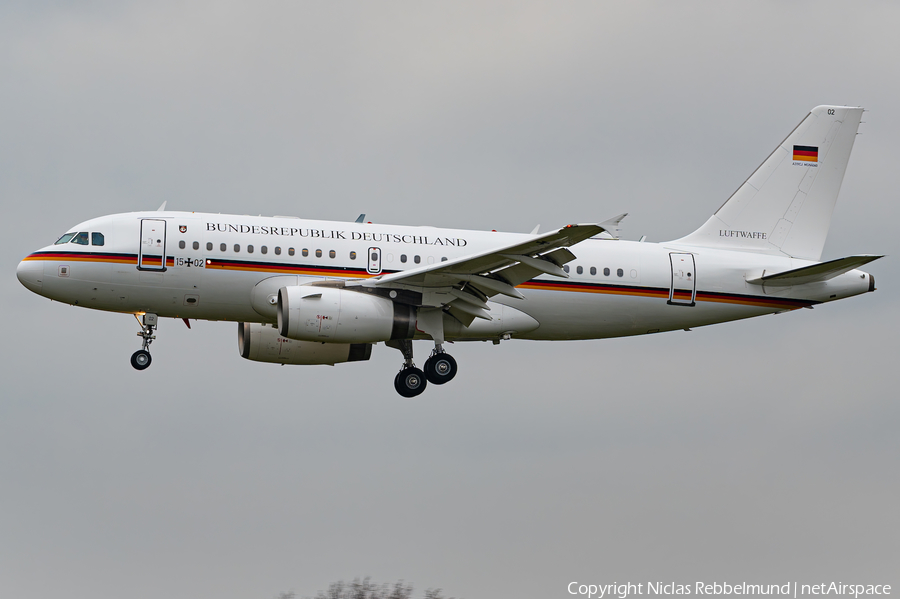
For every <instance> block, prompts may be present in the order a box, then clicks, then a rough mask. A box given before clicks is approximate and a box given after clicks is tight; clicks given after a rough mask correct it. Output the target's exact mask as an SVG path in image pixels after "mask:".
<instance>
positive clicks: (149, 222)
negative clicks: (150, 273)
mask: <svg viewBox="0 0 900 599" xmlns="http://www.w3.org/2000/svg"><path fill="white" fill-rule="evenodd" d="M138 270H159V271H164V270H166V221H164V220H160V219H156V218H144V219H141V245H140V247H139V249H138Z"/></svg>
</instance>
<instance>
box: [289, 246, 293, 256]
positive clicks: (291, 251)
mask: <svg viewBox="0 0 900 599" xmlns="http://www.w3.org/2000/svg"><path fill="white" fill-rule="evenodd" d="M288 255H289V256H293V255H294V248H288Z"/></svg>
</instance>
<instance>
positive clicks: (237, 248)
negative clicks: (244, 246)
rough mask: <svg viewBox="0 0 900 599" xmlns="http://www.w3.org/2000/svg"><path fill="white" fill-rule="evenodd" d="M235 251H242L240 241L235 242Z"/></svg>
mask: <svg viewBox="0 0 900 599" xmlns="http://www.w3.org/2000/svg"><path fill="white" fill-rule="evenodd" d="M234 251H235V253H237V252H240V251H241V244H239V243H236V244H234Z"/></svg>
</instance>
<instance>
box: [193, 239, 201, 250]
mask: <svg viewBox="0 0 900 599" xmlns="http://www.w3.org/2000/svg"><path fill="white" fill-rule="evenodd" d="M191 247H192V248H194V249H195V250H199V249H200V242H199V241H195V242H194V243H192V244H191Z"/></svg>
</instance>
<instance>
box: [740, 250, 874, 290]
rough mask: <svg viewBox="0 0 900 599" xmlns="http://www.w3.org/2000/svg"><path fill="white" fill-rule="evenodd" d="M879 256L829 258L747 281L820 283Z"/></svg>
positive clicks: (780, 285) (793, 283)
mask: <svg viewBox="0 0 900 599" xmlns="http://www.w3.org/2000/svg"><path fill="white" fill-rule="evenodd" d="M879 258H884V256H870V255H861V256H847V257H846V258H838V259H837V260H829V261H828V262H822V263H820V264H813V265H812V266H804V267H802V268H795V269H793V270H786V271H784V272H779V273H775V274H772V275H764V276H762V277H759V278H758V279H752V280H749V281H747V282H748V283H752V284H754V285H770V286H775V287H788V286H791V285H805V284H806V283H818V282H821V281H827V280H829V279H833V278H834V277H837V276H839V275H842V274H844V273H845V272H849V271H851V270H853V269H854V268H859V267H860V266H862V265H864V264H868V263H869V262H872V261H874V260H878V259H879Z"/></svg>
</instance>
